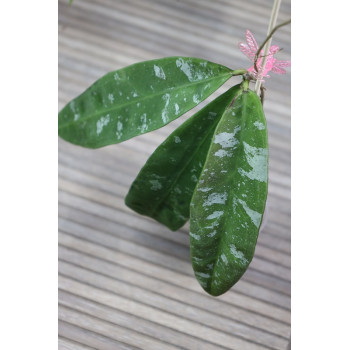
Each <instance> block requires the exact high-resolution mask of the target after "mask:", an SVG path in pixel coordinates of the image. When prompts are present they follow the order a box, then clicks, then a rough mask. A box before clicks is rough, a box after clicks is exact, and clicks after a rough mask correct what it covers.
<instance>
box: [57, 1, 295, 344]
mask: <svg viewBox="0 0 350 350" xmlns="http://www.w3.org/2000/svg"><path fill="white" fill-rule="evenodd" d="M67 3H68V0H59V7H58V8H59V107H60V108H62V107H63V106H64V105H65V104H66V103H67V102H68V101H69V100H70V99H72V98H73V97H75V96H76V95H78V94H80V93H81V92H82V91H83V90H84V89H85V88H87V87H88V86H89V85H90V84H91V83H93V82H94V81H95V80H96V79H98V78H99V77H101V76H102V75H103V74H105V73H107V72H109V71H112V70H116V69H119V68H122V67H124V66H127V65H129V64H132V63H135V62H139V61H144V60H148V59H153V58H160V57H165V56H177V55H183V56H194V57H201V58H205V59H208V60H211V61H215V62H218V63H221V64H224V65H226V66H229V67H231V68H234V69H239V68H248V67H249V62H248V60H247V59H246V58H245V56H243V55H242V54H241V53H240V51H239V50H238V48H237V44H238V42H239V41H243V39H244V33H245V30H246V29H250V30H251V31H252V32H253V33H254V35H255V37H256V39H257V40H258V42H262V40H263V39H264V37H265V34H266V30H267V26H268V21H269V16H270V10H271V6H272V3H273V1H272V0H271V1H263V0H251V1H229V0H216V1H209V0H208V1H200V0H178V1H175V0H128V1H121V0H99V1H96V0H74V2H73V5H72V6H68V5H67ZM289 17H290V1H285V0H284V1H283V3H282V5H281V10H280V16H279V20H278V23H279V22H281V21H283V20H286V19H288V18H289ZM274 43H275V44H277V45H279V46H280V47H282V48H283V51H281V52H280V53H279V58H280V59H289V58H290V26H288V27H284V28H282V29H281V30H280V31H279V32H277V34H276V36H275V39H274ZM235 82H238V79H237V80H235V79H232V80H231V81H229V82H228V83H226V84H225V85H224V86H223V87H222V88H220V90H219V93H221V92H223V91H225V90H226V89H227V88H228V86H231V85H232V84H233V83H235ZM266 87H267V92H266V101H265V113H266V118H267V121H268V127H269V142H270V170H269V175H270V184H269V218H268V223H267V225H266V227H265V228H264V230H263V231H262V232H261V233H260V237H259V241H258V245H257V248H256V254H255V257H254V259H253V262H252V263H251V265H250V267H249V269H248V271H247V272H246V274H245V275H244V276H243V278H242V279H241V281H240V282H238V283H237V284H236V285H235V286H234V287H233V288H232V289H231V290H230V291H229V292H227V293H226V294H224V295H223V296H221V297H218V298H214V297H210V296H209V295H207V294H205V292H204V291H203V290H202V289H201V287H200V286H199V284H198V283H197V281H196V279H195V277H194V275H193V272H192V267H191V263H190V257H189V237H188V225H186V226H185V227H184V228H182V229H181V230H179V231H178V232H171V231H169V230H168V229H166V228H165V227H163V226H161V225H160V224H158V223H156V222H154V221H151V220H150V219H148V218H146V217H142V216H140V215H138V214H136V213H134V212H132V211H131V210H129V209H128V208H127V207H126V206H125V205H124V201H123V200H124V197H125V195H126V193H127V190H128V188H129V186H130V184H131V183H132V181H133V179H134V178H135V176H136V175H137V173H138V171H139V170H140V168H141V166H142V165H143V164H144V162H145V161H146V160H147V158H148V156H149V155H150V154H151V153H152V151H153V150H154V149H155V148H156V147H157V145H159V144H160V143H161V142H162V141H163V140H164V139H165V138H166V136H167V135H169V134H170V133H171V131H173V130H174V129H175V128H176V127H177V126H178V125H180V124H181V123H182V121H183V120H185V119H186V118H187V117H188V116H189V115H190V114H187V115H185V116H183V117H181V118H180V119H179V120H176V121H174V122H173V123H171V124H169V125H168V126H166V127H164V128H163V129H161V130H158V131H155V132H152V133H150V134H145V135H143V136H140V137H137V138H135V139H132V140H129V141H127V142H124V143H122V144H119V145H113V146H109V147H105V148H102V149H98V150H88V149H83V148H81V147H77V146H73V145H71V144H69V143H66V142H64V141H62V140H59V155H58V157H59V348H60V349H76V350H80V349H106V350H107V349H152V350H155V349H160V350H166V349H191V350H193V349H200V350H202V349H213V350H214V349H215V350H217V349H238V350H242V349H252V350H254V349H286V347H287V344H288V341H289V337H290V74H289V73H288V74H287V75H285V76H278V75H274V74H272V77H271V79H267V83H266ZM217 95H218V93H216V94H214V95H213V96H211V97H210V98H209V100H212V99H213V98H214V97H216V96H217ZM207 102H208V101H205V102H204V103H207ZM201 106H203V103H202V104H201ZM197 109H198V108H196V109H195V110H197ZM191 114H192V113H191Z"/></svg>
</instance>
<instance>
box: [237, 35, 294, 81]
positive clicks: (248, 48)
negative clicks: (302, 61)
mask: <svg viewBox="0 0 350 350" xmlns="http://www.w3.org/2000/svg"><path fill="white" fill-rule="evenodd" d="M245 37H246V40H247V44H243V43H239V44H238V46H239V49H240V50H241V51H242V52H243V53H244V54H245V55H246V56H247V57H248V58H249V59H250V60H251V61H252V62H253V63H254V58H255V54H256V52H257V51H258V49H259V47H258V44H257V43H256V40H255V39H254V36H253V34H252V33H251V32H250V31H249V30H247V31H246V34H245ZM279 49H280V48H279V47H278V46H277V45H272V46H271V47H270V50H269V53H268V55H267V59H266V64H265V68H264V71H262V67H261V63H262V55H263V51H262V50H261V51H260V54H259V58H258V59H257V61H256V66H257V68H258V72H257V71H256V70H255V68H254V64H253V65H252V66H251V67H250V68H249V69H248V72H250V73H251V74H252V75H253V76H254V77H255V78H256V79H257V80H261V79H262V78H263V77H267V78H270V76H269V75H267V73H268V72H269V71H270V70H271V71H272V72H274V73H276V74H286V70H285V69H283V67H290V61H281V60H277V59H276V58H274V57H273V55H275V54H276V53H277V52H278V51H279Z"/></svg>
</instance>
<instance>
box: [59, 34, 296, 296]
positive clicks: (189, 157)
mask: <svg viewBox="0 0 350 350" xmlns="http://www.w3.org/2000/svg"><path fill="white" fill-rule="evenodd" d="M271 35H272V34H271ZM246 40H247V43H246V44H243V43H241V44H240V45H239V47H240V49H241V51H242V52H243V53H244V54H246V56H247V57H248V58H249V59H250V60H251V61H252V62H253V65H252V67H250V68H249V69H247V70H246V69H238V70H233V69H231V68H228V67H224V66H222V65H220V64H217V63H214V62H209V61H206V60H203V59H200V58H193V57H167V58H161V59H156V60H152V61H146V62H141V63H136V64H133V65H131V66H128V67H125V68H122V69H120V70H117V71H114V72H110V73H108V74H106V75H105V76H103V77H102V78H100V79H99V80H97V81H96V82H95V83H94V84H93V85H92V86H90V87H89V88H88V89H87V90H86V91H85V92H83V93H82V94H81V95H80V96H78V97H76V98H75V99H73V100H72V101H71V102H69V103H68V104H67V105H66V106H65V107H64V108H63V109H62V110H61V111H60V112H59V115H58V133H59V136H60V137H61V138H63V139H65V140H66V141H68V142H71V143H73V144H76V145H79V146H83V147H88V148H99V147H103V146H107V145H111V144H117V143H120V142H123V141H126V140H129V139H131V138H133V137H136V136H138V135H141V134H144V133H148V132H151V131H153V130H156V129H159V128H161V127H163V126H165V125H167V124H168V123H170V122H171V121H173V120H174V119H176V118H178V117H180V116H181V115H183V114H184V113H186V112H187V111H189V110H191V109H192V108H193V107H195V106H196V105H198V104H199V103H200V102H202V101H203V100H205V99H206V98H207V97H208V96H209V95H211V94H212V93H213V92H215V91H216V90H217V89H218V88H219V87H220V86H221V85H223V84H224V83H225V82H226V81H227V80H229V79H230V78H231V77H233V76H241V78H242V81H241V83H240V84H238V85H235V86H232V87H231V88H229V89H228V90H227V91H226V92H225V93H223V94H222V95H220V96H219V97H217V98H216V99H215V100H213V101H212V102H210V103H208V104H207V105H206V106H205V107H204V108H203V109H201V110H200V111H199V112H197V113H195V114H194V115H193V116H192V117H190V118H189V119H188V120H187V121H185V122H184V123H183V124H182V125H181V126H180V127H178V128H177V129H176V130H175V131H174V132H173V133H172V134H171V135H170V136H169V137H168V138H167V139H166V140H165V141H164V142H163V143H162V144H161V145H160V146H159V147H158V148H157V149H156V150H155V151H154V153H153V154H152V155H151V156H150V158H149V159H148V161H147V162H146V164H145V165H144V166H143V168H142V169H141V171H140V172H139V174H138V175H137V177H136V179H135V180H134V182H133V184H132V185H131V188H130V190H129V192H128V194H127V196H126V198H125V204H126V205H127V206H128V207H130V208H131V209H133V210H134V211H136V212H137V213H139V214H142V215H146V216H149V217H151V218H153V219H154V220H157V221H158V222H160V223H161V224H163V225H165V226H166V227H168V228H169V229H170V230H173V231H176V230H178V229H179V228H181V227H182V226H183V225H184V224H185V223H186V222H187V221H188V220H189V221H190V232H189V235H190V252H191V260H192V266H193V270H194V274H195V276H196V278H197V280H198V282H199V283H200V285H201V286H202V287H203V289H204V290H205V291H206V292H208V293H209V294H211V295H213V296H218V295H220V294H223V293H225V292H226V291H227V290H228V289H230V288H231V287H232V286H233V285H234V284H235V283H236V282H237V281H238V280H239V279H240V278H241V276H242V275H243V274H244V272H245V271H246V269H247V268H248V265H249V264H250V262H251V261H252V258H253V255H254V250H255V245H256V242H257V238H258V234H259V229H260V226H261V223H262V219H263V215H264V210H265V203H266V197H267V189H268V139H267V126H266V120H265V116H264V111H263V107H262V103H261V98H260V97H259V96H258V94H257V92H256V91H253V90H251V89H250V85H251V84H252V82H254V83H257V82H259V83H261V80H262V78H264V77H266V76H267V73H268V72H269V71H272V72H274V73H278V74H283V73H285V70H284V68H283V67H286V66H289V64H290V63H289V62H288V61H279V60H277V59H276V58H275V57H274V54H276V53H277V52H278V50H279V48H278V47H277V46H271V47H270V48H269V49H268V51H267V53H265V54H264V53H263V51H262V47H258V45H257V43H256V41H255V39H254V37H253V35H252V34H251V33H250V32H249V31H247V32H246ZM265 50H266V48H265ZM258 92H259V90H258Z"/></svg>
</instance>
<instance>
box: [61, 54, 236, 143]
mask: <svg viewBox="0 0 350 350" xmlns="http://www.w3.org/2000/svg"><path fill="white" fill-rule="evenodd" d="M232 74H233V71H232V70H230V69H229V68H226V67H224V66H221V65H219V64H216V63H212V62H208V61H205V60H201V59H199V58H189V57H168V58H163V59H158V60H153V61H146V62H141V63H136V64H134V65H131V66H128V67H126V68H123V69H120V70H118V71H115V72H111V73H108V74H107V75H105V76H104V77H102V78H101V79H99V80H98V81H97V82H95V83H94V84H93V85H92V86H91V87H89V88H88V89H87V90H86V91H85V92H83V93H82V94H81V95H80V96H78V97H77V98H75V99H74V100H72V101H71V102H70V103H68V104H67V105H66V106H65V107H64V108H63V109H62V110H61V112H60V113H59V115H58V134H59V135H60V136H61V137H62V138H63V139H65V140H67V141H69V142H71V143H74V144H77V145H80V146H84V147H89V148H98V147H102V146H106V145H110V144H115V143H119V142H122V141H125V140H128V139H130V138H132V137H134V136H137V135H141V134H144V133H146V132H149V131H152V130H155V129H158V128H161V127H162V126H164V125H166V124H168V123H169V122H171V121H172V120H174V119H176V118H178V117H179V116H181V115H182V114H184V113H185V112H187V111H188V110H190V109H191V108H193V107H195V106H196V105H197V104H198V103H200V102H201V101H203V100H204V99H205V98H207V97H208V96H209V95H210V94H212V93H213V92H214V91H215V90H217V89H218V88H219V87H220V86H221V85H222V84H223V83H224V82H225V81H226V80H228V79H229V78H230V77H231V76H232Z"/></svg>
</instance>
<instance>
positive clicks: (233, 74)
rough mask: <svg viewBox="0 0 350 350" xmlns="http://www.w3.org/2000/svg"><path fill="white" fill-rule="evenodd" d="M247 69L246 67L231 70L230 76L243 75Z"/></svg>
mask: <svg viewBox="0 0 350 350" xmlns="http://www.w3.org/2000/svg"><path fill="white" fill-rule="evenodd" d="M246 73H247V70H246V69H236V70H233V71H232V76H233V77H234V76H236V75H243V74H246Z"/></svg>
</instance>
